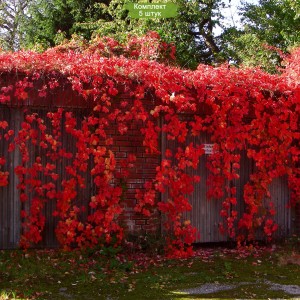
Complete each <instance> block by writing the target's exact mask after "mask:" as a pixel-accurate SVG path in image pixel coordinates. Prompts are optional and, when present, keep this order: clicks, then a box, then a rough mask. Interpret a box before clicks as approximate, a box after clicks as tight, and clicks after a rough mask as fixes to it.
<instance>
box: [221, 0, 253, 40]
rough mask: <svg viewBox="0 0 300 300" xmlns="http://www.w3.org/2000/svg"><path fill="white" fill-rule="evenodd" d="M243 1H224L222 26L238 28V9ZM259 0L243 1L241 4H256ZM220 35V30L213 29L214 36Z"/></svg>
mask: <svg viewBox="0 0 300 300" xmlns="http://www.w3.org/2000/svg"><path fill="white" fill-rule="evenodd" d="M242 1H243V0H225V1H224V2H225V5H226V8H224V9H223V13H224V16H225V20H224V21H223V23H224V25H227V26H230V25H231V26H239V25H240V24H241V23H240V18H239V15H238V7H239V6H241V3H242ZM258 1H259V0H244V1H243V2H247V3H252V4H258ZM220 33H221V28H216V29H215V34H216V35H218V34H220Z"/></svg>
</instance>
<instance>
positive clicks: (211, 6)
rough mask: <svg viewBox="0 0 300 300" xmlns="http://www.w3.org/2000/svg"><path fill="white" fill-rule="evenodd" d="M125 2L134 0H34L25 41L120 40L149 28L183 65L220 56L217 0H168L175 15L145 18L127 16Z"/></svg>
mask: <svg viewBox="0 0 300 300" xmlns="http://www.w3.org/2000/svg"><path fill="white" fill-rule="evenodd" d="M128 2H134V1H130V0H102V1H99V0H98V1H97V0H35V1H34V2H33V3H32V5H31V6H30V8H29V12H30V14H29V17H28V19H27V22H26V24H25V26H24V27H23V33H24V34H25V37H26V39H25V45H26V46H27V47H32V46H33V45H35V44H37V43H39V44H41V45H43V46H44V47H49V46H53V45H54V44H55V43H56V42H59V41H60V40H61V38H63V37H67V38H70V37H71V35H72V34H74V33H76V34H78V35H80V36H82V37H84V38H86V39H90V38H91V37H92V36H93V35H96V34H98V35H101V36H103V35H109V36H113V37H115V38H118V39H125V37H126V36H127V35H128V34H129V33H131V34H137V35H140V34H144V33H146V32H147V31H149V30H154V31H158V32H159V33H160V35H161V36H162V38H163V39H164V40H166V41H167V42H174V43H175V45H176V47H177V50H178V55H177V57H178V58H179V60H178V62H179V64H180V65H182V66H184V67H189V68H194V67H196V66H197V64H198V63H200V62H206V63H213V62H219V61H220V60H222V56H221V55H220V53H221V51H220V40H219V39H218V38H216V37H215V36H214V35H213V28H214V27H215V26H216V25H217V24H218V22H219V19H220V18H221V17H222V16H221V11H222V7H223V0H193V1H190V0H173V2H175V3H176V4H177V5H178V16H177V17H175V18H170V19H150V20H149V19H147V20H146V19H130V18H129V16H128V11H126V9H125V8H124V5H125V4H126V3H128ZM137 2H138V1H137ZM153 2H155V1H153ZM160 2H161V1H160Z"/></svg>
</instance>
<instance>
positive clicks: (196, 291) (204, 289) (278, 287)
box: [180, 280, 300, 296]
mask: <svg viewBox="0 0 300 300" xmlns="http://www.w3.org/2000/svg"><path fill="white" fill-rule="evenodd" d="M261 283H263V284H266V285H268V288H269V289H270V290H273V291H283V292H285V293H287V294H289V295H293V296H300V286H299V285H287V284H279V283H274V282H271V281H268V280H264V281H263V282H261V281H260V282H259V281H257V282H254V283H253V282H240V283H236V284H221V283H205V284H202V285H201V286H199V287H195V288H190V289H184V290H181V291H180V292H181V293H185V294H188V295H201V294H202V295H203V294H212V293H217V292H222V291H228V290H233V289H235V288H237V287H240V286H243V285H252V284H253V285H257V284H261Z"/></svg>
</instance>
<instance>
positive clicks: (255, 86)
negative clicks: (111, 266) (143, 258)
mask: <svg viewBox="0 0 300 300" xmlns="http://www.w3.org/2000/svg"><path fill="white" fill-rule="evenodd" d="M299 53H300V51H299V50H295V52H294V55H292V56H291V57H290V58H289V59H288V60H287V66H286V71H285V72H284V74H282V75H270V74H266V73H263V72H262V71H261V70H259V69H243V68H240V69H237V68H232V67H230V66H228V65H223V66H220V67H215V68H213V67H210V66H204V65H200V66H199V67H198V69H197V70H195V71H190V70H181V69H178V68H176V67H171V66H167V65H165V64H162V63H160V62H158V61H157V60H160V61H164V62H167V61H168V62H170V61H171V60H172V58H173V57H174V54H175V50H174V47H173V46H172V45H167V44H164V43H161V42H160V40H159V36H158V35H157V34H156V33H149V34H148V35H147V36H145V37H143V38H134V37H132V38H131V40H129V42H128V43H127V44H126V45H122V44H120V43H118V42H116V41H114V40H112V39H110V38H101V39H100V38H97V39H96V40H94V41H93V42H92V43H90V44H88V43H86V44H84V43H83V44H82V43H81V44H80V45H79V44H77V43H76V41H72V42H70V43H69V44H67V45H61V46H58V47H56V48H53V49H49V50H47V51H45V52H44V53H36V52H30V51H20V52H16V53H6V52H2V53H0V69H1V92H0V102H1V108H3V109H4V108H5V107H8V108H11V107H17V108H22V109H23V113H22V116H23V119H22V122H21V123H20V128H16V127H14V128H13V124H10V123H9V121H8V120H5V119H3V120H1V121H0V130H1V132H0V133H1V135H0V138H1V143H3V145H5V147H6V146H7V149H6V150H5V151H8V153H12V152H15V151H17V153H18V154H19V155H20V162H19V165H18V166H17V167H16V168H15V170H14V172H15V174H16V176H17V177H18V181H19V182H18V185H17V186H16V188H17V189H18V191H19V195H20V201H21V202H22V210H21V219H22V224H23V230H22V237H21V241H20V243H21V246H22V247H25V248H27V247H30V246H31V245H32V244H35V243H39V242H40V241H41V240H42V237H43V229H44V227H45V222H46V216H45V215H44V213H43V209H44V206H45V205H47V203H54V204H55V210H54V215H55V216H56V218H57V225H56V236H57V239H58V241H59V242H60V244H61V245H62V246H63V247H64V248H65V249H71V248H73V247H79V248H86V247H94V246H102V245H106V244H113V245H118V244H120V243H121V242H122V240H123V237H124V228H123V226H122V222H120V216H121V215H122V214H123V213H124V206H123V204H122V202H123V200H124V199H126V184H127V181H128V180H129V179H130V176H131V175H130V174H131V172H134V171H135V168H136V167H137V160H138V159H139V158H138V156H139V155H142V156H143V155H152V156H154V157H155V156H160V155H161V156H162V160H161V163H160V164H159V165H157V166H156V176H154V177H153V178H148V179H147V180H145V182H144V187H143V188H140V189H137V190H136V192H135V193H136V205H135V207H134V211H135V212H136V213H137V214H144V215H145V216H148V217H149V218H151V215H152V214H153V212H154V211H155V210H158V211H160V212H161V214H163V216H164V217H163V219H164V228H165V234H166V236H167V238H166V241H167V245H166V251H167V254H168V255H169V256H176V257H178V256H180V257H182V256H189V255H191V253H192V248H191V245H192V243H193V242H194V241H195V238H196V235H197V232H196V230H195V228H193V226H192V225H191V223H190V222H189V220H185V219H184V218H183V214H184V213H185V212H186V211H189V210H191V209H192V207H191V204H190V203H189V195H190V194H191V193H193V190H194V185H195V184H197V182H198V181H199V180H201V178H200V177H199V176H197V175H191V174H192V173H191V172H190V171H189V170H190V169H195V170H197V168H198V166H199V162H200V158H201V156H202V155H204V149H203V144H201V143H197V142H193V143H190V142H188V137H189V136H194V137H197V136H199V135H202V134H208V135H209V136H210V138H211V142H212V143H213V144H214V148H213V153H212V154H211V155H210V156H209V159H208V165H207V168H208V170H209V172H210V175H209V178H208V187H209V188H208V196H209V197H210V198H213V201H222V209H221V211H220V214H221V216H222V217H223V219H224V223H223V224H221V225H220V229H221V231H223V232H224V233H228V235H229V236H230V237H231V238H234V239H236V240H237V241H238V242H239V243H242V242H244V241H247V240H252V239H255V232H256V230H257V229H258V228H261V229H262V230H263V232H264V234H265V236H266V237H267V238H268V239H271V237H272V234H273V233H274V231H276V229H277V225H276V224H275V223H274V221H273V218H272V217H273V216H274V214H276V213H277V212H276V211H275V209H274V205H273V204H272V199H271V197H270V193H269V185H270V183H271V182H272V180H273V179H275V178H278V177H281V176H286V177H287V178H288V184H289V188H290V189H291V202H292V203H293V204H295V203H296V202H299V201H300V188H299V187H300V171H299V154H300V150H299V139H300V132H299V113H300V84H299V76H300V72H299V66H300V58H299ZM63 93H65V94H63ZM34 101H37V102H36V103H35V102H34ZM72 105H73V106H76V105H77V106H78V105H79V106H80V107H81V108H82V107H85V108H84V109H82V113H81V119H80V120H79V119H78V118H77V117H76V115H75V112H74V109H72V108H71V107H72ZM34 106H36V107H40V106H42V107H51V108H49V109H48V112H47V113H46V114H44V115H43V114H41V113H39V112H32V107H34ZM185 115H189V116H190V119H189V120H187V119H186V118H184V116H185ZM133 124H137V125H136V126H137V127H136V128H138V130H139V135H142V137H143V138H142V144H141V147H138V148H136V152H135V153H128V154H127V155H126V156H125V157H122V158H120V157H118V153H117V151H118V150H116V147H115V143H116V140H117V139H118V137H120V136H126V135H127V134H129V132H130V130H131V128H132V126H133ZM14 130H15V131H14ZM162 135H163V136H165V138H166V139H167V140H174V141H176V142H177V144H178V147H177V148H175V149H167V150H166V151H165V153H161V149H160V138H161V136H162ZM1 149H3V147H2V148H1ZM141 151H144V154H141V153H140V152H141ZM241 153H245V155H246V156H247V157H248V158H249V159H251V160H252V161H253V164H254V172H253V174H252V175H251V177H250V180H249V182H248V183H247V184H246V185H245V187H244V196H243V199H240V198H239V197H238V196H237V191H236V187H235V182H236V181H237V180H238V179H239V174H240V168H241V166H240V162H241ZM145 157H146V156H145ZM10 176H12V174H9V172H8V162H7V159H6V157H3V155H2V156H1V157H0V187H1V188H6V186H8V184H9V182H10V181H9V178H10ZM141 176H142V175H141ZM87 187H89V188H92V191H89V193H88V195H89V199H86V198H85V197H86V196H85V195H84V194H85V192H86V189H87ZM159 193H166V194H167V199H166V200H165V201H161V200H159V197H158V194H159ZM241 201H243V203H244V204H243V205H244V207H245V208H244V212H243V213H242V214H240V213H239V212H238V209H237V206H238V203H239V202H241ZM266 203H267V205H266ZM262 207H264V209H263V210H262V209H261V208H262Z"/></svg>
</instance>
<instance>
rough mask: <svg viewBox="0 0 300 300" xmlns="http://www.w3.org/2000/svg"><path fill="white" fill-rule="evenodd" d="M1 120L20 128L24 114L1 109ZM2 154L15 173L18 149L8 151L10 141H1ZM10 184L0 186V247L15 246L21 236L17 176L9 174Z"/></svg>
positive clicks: (7, 167)
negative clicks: (16, 187)
mask: <svg viewBox="0 0 300 300" xmlns="http://www.w3.org/2000/svg"><path fill="white" fill-rule="evenodd" d="M0 120H5V121H7V122H8V123H9V124H10V125H11V126H12V128H20V124H21V121H22V114H21V113H20V111H19V110H14V109H11V108H7V107H5V108H1V109H0ZM0 155H1V156H3V157H4V158H5V159H6V164H5V165H4V166H3V170H4V171H8V172H9V174H13V172H14V168H15V166H17V165H18V164H19V163H20V155H19V153H18V151H17V150H16V151H14V152H8V143H7V142H5V141H4V140H3V137H2V141H0ZM8 178H9V179H8V180H9V185H8V186H5V187H1V188H0V249H3V248H4V249H12V248H15V247H16V245H17V244H18V242H19V238H20V225H21V224H20V210H21V202H20V199H19V192H18V190H16V189H15V186H16V185H17V184H18V182H17V178H16V177H15V176H9V177H8Z"/></svg>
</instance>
